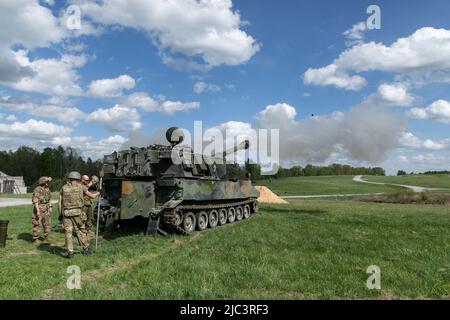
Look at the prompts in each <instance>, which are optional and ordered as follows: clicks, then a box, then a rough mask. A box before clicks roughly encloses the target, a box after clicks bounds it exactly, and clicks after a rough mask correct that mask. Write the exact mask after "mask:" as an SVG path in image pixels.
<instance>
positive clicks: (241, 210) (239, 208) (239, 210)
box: [236, 206, 244, 221]
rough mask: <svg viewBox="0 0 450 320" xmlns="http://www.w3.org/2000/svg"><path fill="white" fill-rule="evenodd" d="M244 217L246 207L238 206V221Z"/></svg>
mask: <svg viewBox="0 0 450 320" xmlns="http://www.w3.org/2000/svg"><path fill="white" fill-rule="evenodd" d="M243 217H244V208H242V207H241V206H239V207H237V208H236V221H241V220H242V218H243Z"/></svg>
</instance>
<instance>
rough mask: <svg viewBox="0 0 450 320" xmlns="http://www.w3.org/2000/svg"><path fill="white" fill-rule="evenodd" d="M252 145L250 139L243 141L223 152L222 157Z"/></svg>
mask: <svg viewBox="0 0 450 320" xmlns="http://www.w3.org/2000/svg"><path fill="white" fill-rule="evenodd" d="M249 147H250V142H249V141H248V140H245V141H242V142H241V143H239V144H238V145H236V146H234V147H233V148H230V149H227V150H225V151H224V152H223V153H222V157H224V158H225V157H226V156H227V155H229V154H233V153H236V152H238V151H239V150H247V149H248V148H249Z"/></svg>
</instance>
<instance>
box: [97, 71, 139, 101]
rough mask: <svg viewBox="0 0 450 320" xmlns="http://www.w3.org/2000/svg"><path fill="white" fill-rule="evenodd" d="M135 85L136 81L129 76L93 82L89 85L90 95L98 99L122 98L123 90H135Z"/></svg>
mask: <svg viewBox="0 0 450 320" xmlns="http://www.w3.org/2000/svg"><path fill="white" fill-rule="evenodd" d="M135 85H136V81H135V80H134V79H133V78H132V77H130V76H129V75H126V74H124V75H121V76H119V77H117V78H113V79H101V80H95V81H92V82H91V84H90V85H89V93H90V94H92V95H93V96H97V97H107V98H114V97H120V96H122V91H123V90H130V89H133V88H134V86H135Z"/></svg>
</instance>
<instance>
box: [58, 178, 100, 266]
mask: <svg viewBox="0 0 450 320" xmlns="http://www.w3.org/2000/svg"><path fill="white" fill-rule="evenodd" d="M80 180H81V175H80V173H79V172H75V171H73V172H71V173H70V174H69V183H68V184H66V185H64V186H63V187H62V189H61V192H60V196H59V201H58V206H59V208H60V210H61V212H62V216H63V225H64V232H65V235H66V246H67V258H73V241H72V237H73V232H74V231H75V234H76V236H77V239H78V242H79V243H80V245H81V247H82V248H83V254H84V255H90V254H91V251H90V249H89V242H88V240H87V238H86V230H85V226H84V223H83V222H82V220H81V219H82V208H83V204H84V196H85V195H87V196H89V197H91V198H95V197H96V196H97V195H95V194H92V193H90V192H89V191H87V190H85V188H83V185H81V184H80Z"/></svg>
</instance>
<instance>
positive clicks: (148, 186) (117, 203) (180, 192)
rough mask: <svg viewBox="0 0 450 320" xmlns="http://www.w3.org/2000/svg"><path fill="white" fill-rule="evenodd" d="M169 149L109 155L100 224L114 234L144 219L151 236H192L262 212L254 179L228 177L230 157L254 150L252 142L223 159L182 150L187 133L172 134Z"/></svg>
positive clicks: (105, 163) (160, 147)
mask: <svg viewBox="0 0 450 320" xmlns="http://www.w3.org/2000/svg"><path fill="white" fill-rule="evenodd" d="M166 137H167V139H168V141H169V142H170V144H171V145H170V146H168V145H159V144H155V145H150V146H148V147H145V148H130V149H127V150H122V151H119V152H114V153H112V154H110V155H106V156H105V157H104V161H103V173H104V178H103V188H102V189H103V197H102V202H101V204H100V212H101V214H100V220H101V222H102V224H103V225H104V226H108V228H110V227H112V228H113V229H115V228H117V227H118V226H120V225H121V222H123V221H127V220H131V219H134V218H137V217H142V218H145V219H146V220H148V226H147V234H156V233H157V232H159V233H161V234H164V235H166V234H167V232H173V231H175V232H177V233H181V234H189V233H192V232H194V231H195V230H199V231H202V230H205V229H207V228H215V227H217V226H220V225H224V224H227V223H233V222H235V221H240V220H243V219H248V218H249V217H250V216H251V215H252V214H255V213H256V212H258V201H257V198H258V196H259V192H258V191H257V190H256V189H255V188H254V187H253V186H252V183H251V181H250V179H249V178H246V179H244V180H238V179H228V178H227V177H226V161H225V157H226V155H229V154H230V153H235V152H237V151H239V150H241V149H248V147H249V143H248V141H244V142H242V143H241V144H239V145H237V146H235V147H233V148H231V149H229V150H227V151H225V152H223V154H221V156H220V157H216V156H211V157H205V156H203V155H199V154H194V153H193V152H192V151H191V149H190V148H189V147H185V146H181V145H180V143H181V142H182V141H183V138H184V136H183V135H182V133H181V130H179V129H177V128H170V129H169V130H168V131H167V133H166Z"/></svg>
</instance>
